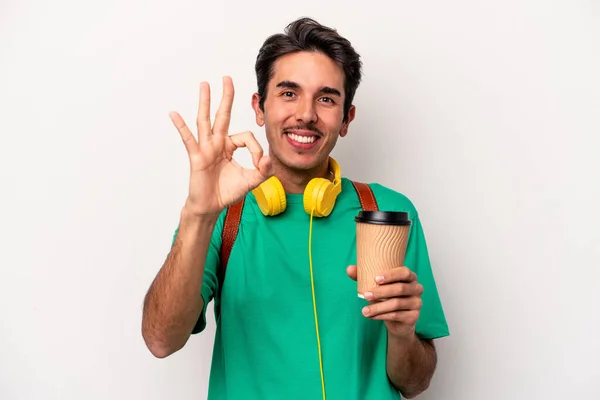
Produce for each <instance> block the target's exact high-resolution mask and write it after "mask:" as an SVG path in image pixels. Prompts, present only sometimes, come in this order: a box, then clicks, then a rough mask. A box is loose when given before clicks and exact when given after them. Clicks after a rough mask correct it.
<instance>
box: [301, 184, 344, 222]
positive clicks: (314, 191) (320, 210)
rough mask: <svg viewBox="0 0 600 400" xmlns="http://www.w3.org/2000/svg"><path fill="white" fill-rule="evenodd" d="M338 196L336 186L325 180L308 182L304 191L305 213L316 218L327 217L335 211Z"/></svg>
mask: <svg viewBox="0 0 600 400" xmlns="http://www.w3.org/2000/svg"><path fill="white" fill-rule="evenodd" d="M336 198H337V195H336V194H335V191H334V184H333V183H332V182H331V181H329V180H327V179H324V178H315V179H312V180H311V181H310V182H308V185H306V189H305V190H304V211H306V213H307V214H309V215H310V214H311V212H312V213H313V215H314V216H315V217H327V216H328V215H329V214H331V211H333V206H334V205H335V200H336Z"/></svg>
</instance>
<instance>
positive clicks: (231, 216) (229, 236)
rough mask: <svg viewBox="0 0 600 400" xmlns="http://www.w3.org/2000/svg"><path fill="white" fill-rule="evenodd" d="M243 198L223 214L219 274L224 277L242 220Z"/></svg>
mask: <svg viewBox="0 0 600 400" xmlns="http://www.w3.org/2000/svg"><path fill="white" fill-rule="evenodd" d="M244 200H245V197H243V198H242V199H241V200H240V201H238V202H237V203H235V204H232V205H231V206H229V207H228V208H227V212H226V213H225V221H223V232H222V233H221V239H222V243H221V274H222V277H223V278H224V277H225V270H226V269H227V263H228V262H229V255H230V254H231V248H232V247H233V243H234V242H235V238H236V237H237V234H238V229H239V227H240V221H241V220H242V209H243V208H244Z"/></svg>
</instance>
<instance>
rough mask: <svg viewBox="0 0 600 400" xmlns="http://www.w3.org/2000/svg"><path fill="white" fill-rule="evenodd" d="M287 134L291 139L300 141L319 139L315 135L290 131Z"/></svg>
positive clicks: (308, 141) (307, 141) (309, 141)
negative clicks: (304, 134)
mask: <svg viewBox="0 0 600 400" xmlns="http://www.w3.org/2000/svg"><path fill="white" fill-rule="evenodd" d="M287 135H288V136H289V137H290V139H292V140H293V141H295V142H298V143H312V142H314V141H315V140H317V138H316V137H315V136H300V135H295V134H293V133H288V134H287Z"/></svg>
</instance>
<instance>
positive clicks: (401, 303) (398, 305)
mask: <svg viewBox="0 0 600 400" xmlns="http://www.w3.org/2000/svg"><path fill="white" fill-rule="evenodd" d="M403 306H404V301H403V300H402V299H400V298H396V299H394V309H396V310H400V309H401V308H402V307H403Z"/></svg>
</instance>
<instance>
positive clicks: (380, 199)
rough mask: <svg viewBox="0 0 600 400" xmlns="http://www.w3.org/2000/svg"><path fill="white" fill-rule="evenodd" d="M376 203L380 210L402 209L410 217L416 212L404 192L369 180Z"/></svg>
mask: <svg viewBox="0 0 600 400" xmlns="http://www.w3.org/2000/svg"><path fill="white" fill-rule="evenodd" d="M368 185H369V186H370V187H371V190H372V191H373V195H374V196H375V199H376V200H377V205H378V207H379V209H380V210H381V211H404V212H408V213H409V215H410V216H411V217H413V216H415V215H416V214H417V209H416V207H415V205H414V203H413V202H412V200H411V199H410V198H409V197H408V195H406V194H405V193H403V192H401V191H399V190H396V189H393V188H391V187H389V186H386V185H383V184H381V183H379V182H369V183H368Z"/></svg>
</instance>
